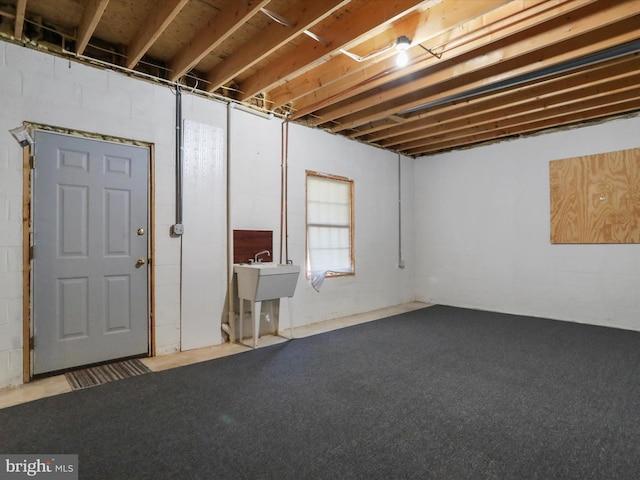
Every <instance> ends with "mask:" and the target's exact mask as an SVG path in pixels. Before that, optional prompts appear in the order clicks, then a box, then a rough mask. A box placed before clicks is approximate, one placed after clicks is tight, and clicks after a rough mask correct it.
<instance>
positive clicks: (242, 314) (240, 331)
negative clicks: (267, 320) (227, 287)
mask: <svg viewBox="0 0 640 480" xmlns="http://www.w3.org/2000/svg"><path fill="white" fill-rule="evenodd" d="M243 323H244V298H241V299H240V319H239V320H238V341H239V342H240V343H242V324H243Z"/></svg>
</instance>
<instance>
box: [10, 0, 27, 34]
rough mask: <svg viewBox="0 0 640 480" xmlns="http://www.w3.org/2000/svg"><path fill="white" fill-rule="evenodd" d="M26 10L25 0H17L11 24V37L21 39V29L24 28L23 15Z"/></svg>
mask: <svg viewBox="0 0 640 480" xmlns="http://www.w3.org/2000/svg"><path fill="white" fill-rule="evenodd" d="M26 10H27V0H18V3H16V19H15V23H14V24H13V38H15V39H16V40H22V31H23V29H24V15H25V12H26Z"/></svg>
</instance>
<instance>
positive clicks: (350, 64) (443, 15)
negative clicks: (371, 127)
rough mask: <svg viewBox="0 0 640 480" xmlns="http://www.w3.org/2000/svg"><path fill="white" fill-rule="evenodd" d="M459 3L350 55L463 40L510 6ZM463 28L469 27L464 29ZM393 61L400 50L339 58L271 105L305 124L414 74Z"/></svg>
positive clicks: (410, 21) (284, 89)
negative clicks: (471, 26) (401, 40)
mask: <svg viewBox="0 0 640 480" xmlns="http://www.w3.org/2000/svg"><path fill="white" fill-rule="evenodd" d="M460 1H461V0H455V1H453V2H451V1H446V2H441V3H439V4H437V5H435V6H433V7H431V8H429V9H427V10H424V11H414V12H412V13H411V14H409V15H406V16H404V17H402V18H400V19H399V20H398V21H396V22H394V23H393V24H392V25H390V26H389V28H388V29H387V30H386V31H385V32H383V33H382V34H380V35H378V36H376V37H374V38H372V39H370V40H367V41H366V42H363V43H361V44H360V45H358V46H357V47H356V48H354V49H352V50H351V51H353V52H354V53H357V54H359V55H361V56H364V55H366V54H368V53H371V52H375V51H378V50H380V49H381V48H383V47H384V46H386V45H389V44H393V42H395V41H396V40H397V38H398V36H399V35H401V34H406V35H409V36H411V42H412V44H413V45H417V44H420V43H425V42H430V40H433V39H437V38H438V37H440V36H442V37H443V38H445V37H446V38H450V37H451V36H452V35H455V36H458V35H463V34H466V33H465V29H463V28H456V29H455V31H453V32H451V29H453V28H454V27H456V26H458V25H460V24H461V23H462V22H463V21H467V20H471V19H472V18H474V17H477V16H480V15H482V14H486V13H487V12H488V11H495V9H496V8H497V7H500V6H503V5H504V4H505V2H506V0H482V1H474V2H468V1H465V3H464V8H459V7H461V6H462V4H461V3H460ZM534 1H535V2H543V1H545V0H534ZM520 3H521V2H515V3H507V5H506V6H505V7H504V8H506V7H509V9H508V12H505V13H504V15H515V14H516V13H517V11H516V10H515V9H514V8H513V6H516V4H517V5H520ZM527 5H528V4H527ZM456 7H458V8H456ZM497 11H502V9H497ZM484 20H485V21H483V22H482V23H483V24H485V25H486V23H488V22H487V21H486V19H484ZM465 25H468V24H467V23H465ZM395 55H396V50H395V49H391V50H390V51H389V52H388V53H385V54H383V55H380V56H378V57H375V59H373V60H371V61H367V62H362V63H358V62H356V61H354V60H353V59H351V58H349V57H347V56H346V55H336V56H334V57H332V58H330V59H329V60H327V61H326V62H324V63H323V64H322V65H319V66H318V67H317V68H316V69H315V70H314V72H313V76H308V75H303V76H299V77H297V78H293V79H291V80H290V81H288V82H287V83H285V84H283V85H280V86H278V87H276V88H274V89H273V90H271V91H270V92H269V100H270V101H271V102H273V107H274V108H277V107H279V106H281V105H283V104H285V103H288V102H291V101H292V100H293V101H295V102H294V106H295V109H296V113H295V114H294V116H293V117H292V119H297V118H301V117H302V116H304V115H306V114H308V113H311V111H313V109H314V108H315V109H317V108H319V107H318V104H320V106H322V107H326V106H328V105H331V104H333V103H336V102H338V101H340V100H342V99H343V98H344V97H345V96H350V95H353V94H354V93H353V92H354V89H355V90H356V92H355V93H359V92H361V91H364V89H366V88H373V87H374V86H375V85H376V84H378V82H387V81H390V80H392V79H393V78H398V77H400V76H402V75H406V74H409V73H411V66H409V67H408V68H406V69H402V70H399V69H398V68H397V67H396V64H395ZM387 59H389V60H387ZM298 99H300V100H298Z"/></svg>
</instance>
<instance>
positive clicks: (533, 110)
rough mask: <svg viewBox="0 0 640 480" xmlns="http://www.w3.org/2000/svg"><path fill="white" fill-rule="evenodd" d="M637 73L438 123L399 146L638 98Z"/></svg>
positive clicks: (460, 135) (442, 139)
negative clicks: (467, 118) (449, 121)
mask: <svg viewBox="0 0 640 480" xmlns="http://www.w3.org/2000/svg"><path fill="white" fill-rule="evenodd" d="M639 80H640V74H638V73H636V74H634V75H631V76H628V77H624V78H619V79H617V80H615V81H612V82H606V83H604V84H602V85H601V86H600V85H597V86H588V87H585V88H582V89H578V90H574V91H572V92H569V93H560V94H557V95H550V96H548V97H546V98H543V99H533V101H531V102H529V103H527V104H522V105H520V106H519V108H515V107H511V108H505V109H503V110H502V111H496V112H494V113H493V114H492V115H491V116H480V118H479V119H474V118H471V119H469V122H451V123H448V124H445V125H442V126H441V127H440V128H439V129H433V130H431V131H429V132H428V134H426V135H425V136H423V137H422V138H418V139H416V140H412V141H406V142H402V143H400V144H399V145H400V146H399V148H400V149H402V150H408V149H413V148H417V147H421V146H424V145H429V144H433V143H437V142H441V141H445V140H453V139H455V138H464V137H467V136H470V135H475V134H478V133H484V132H487V131H500V129H503V128H509V127H514V126H518V125H523V124H526V123H531V122H534V121H536V122H537V121H541V120H545V119H552V118H553V117H557V116H561V115H566V114H570V113H573V112H576V111H583V110H587V109H591V108H596V107H600V106H602V105H603V103H604V102H603V100H605V101H606V103H607V104H616V103H622V102H626V101H628V100H630V99H631V100H633V99H636V98H640V87H639V86H638V85H639V83H638V81H639Z"/></svg>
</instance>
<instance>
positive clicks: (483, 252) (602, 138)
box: [415, 117, 640, 330]
mask: <svg viewBox="0 0 640 480" xmlns="http://www.w3.org/2000/svg"><path fill="white" fill-rule="evenodd" d="M639 130H640V117H635V118H629V119H620V120H616V121H611V122H607V123H603V124H599V125H593V126H589V127H583V128H579V129H572V130H565V131H560V132H555V133H549V134H545V135H539V136H535V137H529V138H526V139H519V140H513V141H507V142H502V143H497V144H493V145H488V146H483V147H479V148H474V149H469V150H464V151H454V152H449V153H444V154H440V155H433V156H429V157H423V158H420V159H417V160H416V170H415V173H416V180H415V181H416V189H415V195H416V203H415V205H416V208H415V228H416V245H417V248H416V263H417V268H416V272H417V275H416V292H417V295H418V298H419V299H420V300H424V301H429V302H435V303H443V304H448V305H457V306H463V307H471V308H480V309H486V310H497V311H503V312H509V313H517V314H525V315H533V316H540V317H548V318H555V319H561V320H570V321H577V322H583V323H592V324H598V325H606V326H615V327H621V328H628V329H633V330H640V316H639V315H638V312H639V311H640V295H638V292H640V245H552V244H551V243H550V238H549V231H550V223H549V222H550V197H549V161H550V160H556V159H562V158H570V157H576V156H582V155H591V154H596V153H604V152H608V151H615V150H624V149H629V148H634V147H638V146H640V137H638V131H639Z"/></svg>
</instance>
